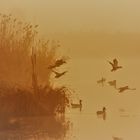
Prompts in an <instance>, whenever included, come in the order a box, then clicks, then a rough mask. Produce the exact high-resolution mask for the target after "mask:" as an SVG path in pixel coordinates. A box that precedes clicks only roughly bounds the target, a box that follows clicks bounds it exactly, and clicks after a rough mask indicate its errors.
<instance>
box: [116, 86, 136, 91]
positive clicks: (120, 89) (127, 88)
mask: <svg viewBox="0 0 140 140" xmlns="http://www.w3.org/2000/svg"><path fill="white" fill-rule="evenodd" d="M118 90H119V93H121V92H124V91H126V90H136V88H129V86H124V87H120V88H118Z"/></svg>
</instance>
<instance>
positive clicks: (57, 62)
mask: <svg viewBox="0 0 140 140" xmlns="http://www.w3.org/2000/svg"><path fill="white" fill-rule="evenodd" d="M65 63H66V60H64V59H58V60H56V61H55V64H54V65H51V66H49V67H48V68H49V69H53V68H56V67H60V66H61V65H63V64H65Z"/></svg>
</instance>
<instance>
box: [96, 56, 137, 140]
mask: <svg viewBox="0 0 140 140" xmlns="http://www.w3.org/2000/svg"><path fill="white" fill-rule="evenodd" d="M108 62H109V64H110V65H111V66H112V69H111V72H115V71H117V70H118V69H122V68H123V67H122V66H119V65H118V60H117V59H116V58H115V59H113V62H110V61H108ZM105 82H106V79H105V78H104V77H102V79H100V80H98V81H97V83H98V84H101V85H102V86H104V84H105ZM108 84H109V85H110V86H113V87H114V88H115V89H116V90H118V92H119V93H122V92H124V91H126V90H136V88H129V86H122V87H119V88H118V87H117V81H116V80H113V81H108ZM120 111H122V112H124V111H125V110H124V109H121V110H120ZM96 114H97V116H98V117H101V118H102V119H103V120H106V108H105V107H103V109H102V110H101V111H97V112H96ZM112 138H113V140H122V138H120V137H112Z"/></svg>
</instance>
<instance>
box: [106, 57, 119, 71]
mask: <svg viewBox="0 0 140 140" xmlns="http://www.w3.org/2000/svg"><path fill="white" fill-rule="evenodd" d="M108 62H109V64H110V65H111V66H112V69H111V72H114V71H116V70H118V69H121V68H122V66H118V60H117V59H116V58H115V59H113V62H110V61H108Z"/></svg>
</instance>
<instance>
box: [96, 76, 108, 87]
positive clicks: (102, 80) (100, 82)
mask: <svg viewBox="0 0 140 140" xmlns="http://www.w3.org/2000/svg"><path fill="white" fill-rule="evenodd" d="M105 81H106V79H105V78H103V77H102V79H101V80H98V81H97V83H98V84H102V86H104V83H105Z"/></svg>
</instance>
